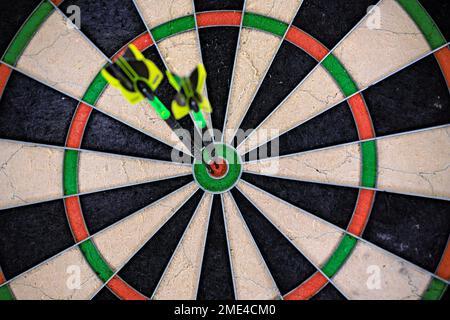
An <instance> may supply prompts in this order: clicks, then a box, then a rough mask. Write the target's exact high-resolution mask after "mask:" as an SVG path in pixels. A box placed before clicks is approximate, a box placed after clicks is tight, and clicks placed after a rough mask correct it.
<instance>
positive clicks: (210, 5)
mask: <svg viewBox="0 0 450 320" xmlns="http://www.w3.org/2000/svg"><path fill="white" fill-rule="evenodd" d="M244 2H245V1H244V0H223V1H222V0H221V1H204V0H194V4H195V10H196V11H197V12H202V11H215V10H242V8H243V7H244Z"/></svg>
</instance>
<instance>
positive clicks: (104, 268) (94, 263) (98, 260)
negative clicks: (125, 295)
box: [80, 240, 114, 282]
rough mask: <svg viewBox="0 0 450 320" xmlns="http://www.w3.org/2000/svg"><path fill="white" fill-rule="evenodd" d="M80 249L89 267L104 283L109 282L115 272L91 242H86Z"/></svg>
mask: <svg viewBox="0 0 450 320" xmlns="http://www.w3.org/2000/svg"><path fill="white" fill-rule="evenodd" d="M80 249H81V251H82V252H83V255H84V256H85V258H86V260H87V261H88V263H89V265H90V266H91V267H92V269H93V270H94V271H95V273H96V274H97V275H98V277H99V278H100V279H101V280H102V281H103V282H106V281H108V280H109V279H110V278H111V277H112V276H113V274H114V272H113V271H112V270H111V268H110V267H109V266H108V264H107V263H106V262H105V260H104V259H103V257H102V256H101V255H100V253H99V252H98V250H97V248H96V247H95V245H94V244H93V243H92V241H91V240H86V241H85V242H83V243H81V244H80Z"/></svg>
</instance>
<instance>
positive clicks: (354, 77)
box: [0, 0, 450, 300]
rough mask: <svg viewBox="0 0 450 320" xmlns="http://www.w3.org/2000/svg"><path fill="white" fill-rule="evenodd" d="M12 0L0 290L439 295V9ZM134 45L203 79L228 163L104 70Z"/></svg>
mask: <svg viewBox="0 0 450 320" xmlns="http://www.w3.org/2000/svg"><path fill="white" fill-rule="evenodd" d="M0 6H1V7H2V8H1V10H0V12H1V19H0V25H1V28H0V30H1V33H0V52H1V56H2V58H1V61H0V95H1V100H0V163H1V166H0V268H1V270H0V299H27V300H28V299H33V300H34V299H87V300H89V299H94V300H114V299H123V300H128V299H133V300H135V299H139V300H140V299H142V300H158V299H163V300H171V299H186V300H190V299H199V300H233V299H239V300H241V299H242V300H244V299H245V300H252V299H258V300H265V299H267V300H273V299H285V300H304V299H314V300H343V299H441V298H445V297H446V288H447V286H448V284H449V279H450V248H449V245H448V239H449V234H450V205H449V200H450V95H449V86H448V84H449V83H450V82H449V81H450V51H449V48H448V43H447V40H446V39H449V38H450V34H449V31H450V20H449V19H448V14H449V12H450V11H449V7H450V5H449V3H448V2H445V1H438V0H436V1H431V0H420V1H418V0H381V1H376V0H353V1H348V0H333V1H331V0H303V1H302V0H277V1H275V0H245V1H243V0H241V1H239V0H236V1H231V0H230V1H205V0H194V1H192V0H175V1H162V0H96V1H90V0H65V1H61V0H52V1H50V0H44V1H31V0H28V1H19V0H15V1H2V2H1V4H0ZM130 44H134V45H135V46H136V48H138V49H139V50H140V51H141V52H142V53H143V55H144V56H145V57H146V58H147V59H150V60H151V61H153V62H154V63H155V64H156V65H157V66H158V68H159V69H161V70H166V69H168V70H171V71H172V72H175V73H177V74H181V75H186V74H189V73H190V72H191V71H192V70H193V69H194V68H195V67H196V66H197V65H199V64H203V65H204V66H205V68H206V72H207V79H206V85H205V88H204V95H205V96H207V97H208V99H209V101H210V103H211V106H212V112H211V113H210V114H208V115H207V122H208V126H209V129H210V131H211V132H212V131H213V129H214V134H213V135H212V137H213V139H214V144H215V146H216V151H217V153H218V156H219V157H220V158H221V159H222V160H223V161H222V162H221V163H220V165H219V169H220V170H217V171H215V172H214V174H213V173H211V172H210V171H208V170H206V169H205V166H204V165H202V164H201V163H197V162H196V161H195V160H193V157H192V153H191V150H189V149H188V148H186V146H185V145H184V144H183V143H181V141H180V140H179V138H178V137H177V136H176V135H174V134H173V132H172V131H171V130H170V128H169V126H167V124H166V123H165V122H164V121H163V120H162V119H161V118H160V117H159V116H158V114H157V112H156V111H155V110H154V109H153V108H152V107H151V106H150V105H149V104H148V103H147V102H139V103H138V104H135V105H133V104H130V103H129V102H128V101H127V100H126V99H125V98H124V97H122V95H121V93H120V91H119V90H117V89H116V88H113V87H112V86H110V85H109V84H108V83H107V82H106V80H105V79H104V78H103V77H102V75H101V73H100V71H101V70H102V69H103V68H104V67H105V66H107V65H109V64H111V63H113V62H115V61H116V60H117V59H118V58H119V57H121V56H122V55H123V54H124V52H125V50H126V48H127V47H128V46H129V45H130ZM174 92H175V91H174V89H173V88H172V87H171V86H170V85H168V84H167V83H166V82H164V83H163V84H161V86H160V87H159V88H158V90H157V92H156V94H157V95H158V97H159V99H160V100H161V101H162V102H163V103H164V104H165V105H170V103H171V101H172V99H173V97H174ZM180 123H181V125H182V126H183V127H184V128H185V129H186V130H187V132H190V133H194V134H195V133H196V132H197V129H196V127H195V126H194V122H193V121H192V119H190V118H189V117H186V118H183V119H182V120H181V121H180ZM197 133H198V132H197Z"/></svg>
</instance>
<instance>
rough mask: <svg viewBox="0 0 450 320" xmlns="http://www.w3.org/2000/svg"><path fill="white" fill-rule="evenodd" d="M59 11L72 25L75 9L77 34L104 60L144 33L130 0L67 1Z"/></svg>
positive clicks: (144, 29)
mask: <svg viewBox="0 0 450 320" xmlns="http://www.w3.org/2000/svg"><path fill="white" fill-rule="evenodd" d="M77 7H78V8H77ZM60 9H61V11H62V12H63V13H64V14H65V15H66V16H67V17H69V18H71V21H72V22H76V20H75V17H74V14H75V13H76V12H77V10H79V13H80V20H79V23H80V28H81V31H82V32H83V33H84V34H85V35H86V36H87V37H88V38H89V39H90V40H92V42H94V44H95V45H97V47H98V48H99V49H100V50H101V51H102V52H103V53H104V54H106V56H107V57H111V56H113V55H114V54H115V53H116V52H117V51H118V50H119V49H120V48H122V47H123V46H124V45H125V44H127V43H128V42H129V41H130V40H131V39H133V38H135V37H137V36H138V35H140V34H141V33H143V32H145V31H146V28H145V25H144V23H143V22H142V20H141V18H140V17H139V13H138V12H137V10H136V7H135V6H134V4H133V1H132V0H100V1H89V0H67V1H63V2H62V4H61V6H60Z"/></svg>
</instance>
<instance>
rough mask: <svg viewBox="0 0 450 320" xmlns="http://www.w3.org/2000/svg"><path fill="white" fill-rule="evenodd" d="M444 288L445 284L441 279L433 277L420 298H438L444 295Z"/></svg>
mask: <svg viewBox="0 0 450 320" xmlns="http://www.w3.org/2000/svg"><path fill="white" fill-rule="evenodd" d="M446 288H447V285H446V284H445V283H444V282H443V281H441V280H439V279H433V280H431V283H430V285H429V286H428V289H427V291H425V293H424V295H423V296H422V299H423V300H439V299H441V297H442V296H443V295H444V292H445V289H446Z"/></svg>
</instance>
